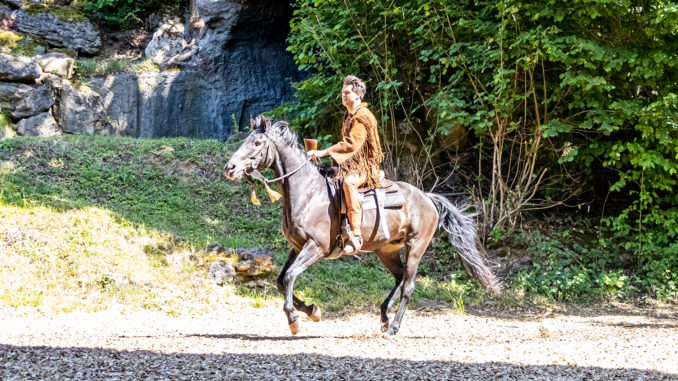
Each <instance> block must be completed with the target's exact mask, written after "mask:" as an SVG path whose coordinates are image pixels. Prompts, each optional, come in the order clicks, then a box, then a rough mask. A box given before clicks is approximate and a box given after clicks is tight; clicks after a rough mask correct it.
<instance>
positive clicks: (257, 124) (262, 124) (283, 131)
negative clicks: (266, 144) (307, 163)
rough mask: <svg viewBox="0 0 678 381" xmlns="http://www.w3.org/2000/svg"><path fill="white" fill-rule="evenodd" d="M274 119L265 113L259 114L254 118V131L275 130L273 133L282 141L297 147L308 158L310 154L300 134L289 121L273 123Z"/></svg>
mask: <svg viewBox="0 0 678 381" xmlns="http://www.w3.org/2000/svg"><path fill="white" fill-rule="evenodd" d="M271 123H272V119H271V118H269V117H267V116H264V115H259V116H257V118H256V119H255V120H254V131H253V132H256V133H264V132H271V131H272V132H273V134H272V135H274V136H275V137H278V138H279V139H280V141H281V142H282V143H284V144H285V145H287V146H289V147H292V148H295V149H296V150H297V151H298V152H299V154H300V155H302V156H303V157H304V158H307V157H308V155H306V152H305V151H304V150H303V149H302V147H301V143H300V142H299V135H297V133H296V132H294V131H292V129H291V128H290V126H289V123H287V122H286V121H284V120H279V121H277V122H275V123H273V124H271Z"/></svg>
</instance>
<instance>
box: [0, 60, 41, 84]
mask: <svg viewBox="0 0 678 381" xmlns="http://www.w3.org/2000/svg"><path fill="white" fill-rule="evenodd" d="M40 74H42V71H41V70H40V65H39V64H38V61H37V60H36V59H35V58H33V57H15V56H11V55H9V54H0V81H13V82H35V80H36V79H38V78H40Z"/></svg>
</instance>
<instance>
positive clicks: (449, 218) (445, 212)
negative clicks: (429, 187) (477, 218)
mask: <svg viewBox="0 0 678 381" xmlns="http://www.w3.org/2000/svg"><path fill="white" fill-rule="evenodd" d="M426 195H427V196H428V197H429V198H431V201H433V204H434V205H435V206H436V209H437V210H438V229H440V228H442V229H443V230H445V232H447V236H448V237H449V239H450V243H452V245H453V246H454V247H455V249H457V253H458V254H459V257H460V258H461V263H462V265H463V266H464V268H465V269H466V271H467V272H468V273H469V275H471V276H472V277H473V278H475V279H476V280H477V281H478V282H480V283H481V284H482V285H483V286H485V288H487V289H488V290H490V291H492V292H494V293H499V292H500V291H501V288H502V285H501V282H500V281H499V280H498V279H497V277H496V276H495V275H494V273H493V272H492V270H490V268H489V267H488V266H487V263H486V262H485V258H484V257H483V255H482V254H481V253H480V252H479V251H478V248H477V246H476V242H477V233H476V228H475V226H474V225H473V220H472V218H471V217H472V215H469V214H466V213H464V212H463V211H462V210H461V209H459V208H457V207H456V206H455V205H454V204H452V202H450V200H448V199H446V198H445V197H443V196H440V195H437V194H434V193H427V194H426Z"/></svg>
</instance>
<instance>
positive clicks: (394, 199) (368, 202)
mask: <svg viewBox="0 0 678 381" xmlns="http://www.w3.org/2000/svg"><path fill="white" fill-rule="evenodd" d="M385 194H386V197H384V198H385V199H386V200H384V201H382V200H381V198H380V200H379V201H380V202H383V203H384V208H395V207H400V206H403V205H405V195H403V192H402V191H401V190H400V188H396V189H393V190H387V191H386V192H385ZM362 196H363V210H371V209H377V202H376V199H375V197H374V190H371V191H368V192H365V193H363V194H362ZM380 197H381V195H380Z"/></svg>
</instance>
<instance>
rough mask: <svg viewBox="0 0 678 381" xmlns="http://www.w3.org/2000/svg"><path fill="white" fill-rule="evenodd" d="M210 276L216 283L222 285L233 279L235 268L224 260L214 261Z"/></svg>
mask: <svg viewBox="0 0 678 381" xmlns="http://www.w3.org/2000/svg"><path fill="white" fill-rule="evenodd" d="M209 278H210V280H211V281H212V282H214V284H216V285H218V286H222V285H223V284H224V283H228V282H231V281H233V278H235V269H234V268H233V266H231V265H229V264H227V263H226V262H223V261H216V262H212V264H211V265H210V272H209Z"/></svg>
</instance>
